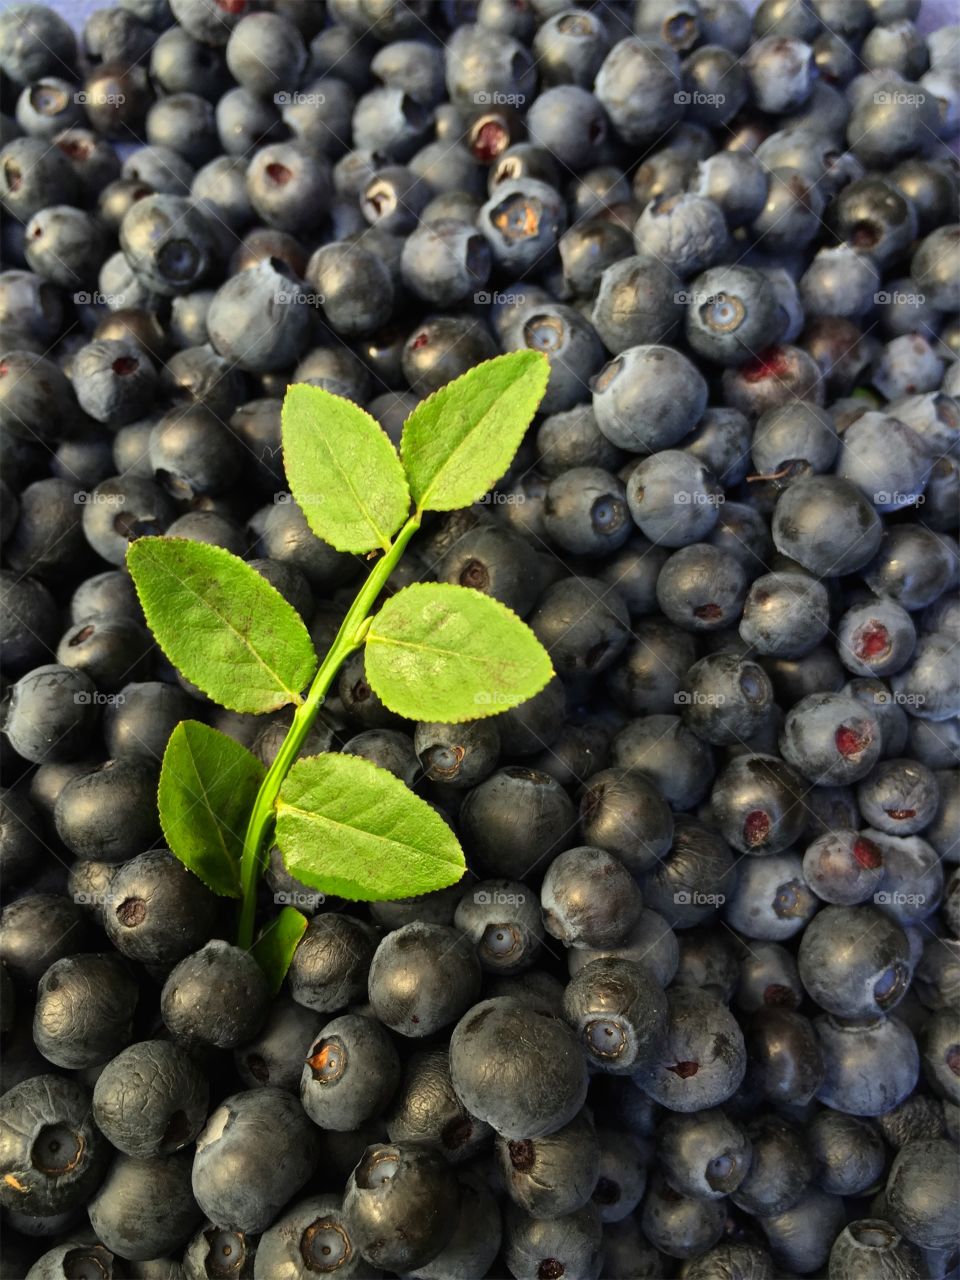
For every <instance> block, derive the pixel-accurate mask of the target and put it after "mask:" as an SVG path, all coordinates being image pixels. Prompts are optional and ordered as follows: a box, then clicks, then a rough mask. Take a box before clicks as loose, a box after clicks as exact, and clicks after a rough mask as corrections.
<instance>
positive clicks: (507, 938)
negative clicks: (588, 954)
mask: <svg viewBox="0 0 960 1280" xmlns="http://www.w3.org/2000/svg"><path fill="white" fill-rule="evenodd" d="M561 856H563V855H561ZM454 924H455V925H456V927H457V928H458V929H459V930H460V931H461V933H464V934H465V935H466V936H467V937H468V938H469V939H470V941H471V942H472V943H473V945H474V947H475V949H476V953H477V959H478V960H479V961H480V966H481V968H482V969H484V970H485V971H486V972H488V973H517V972H519V971H520V970H521V969H527V968H529V967H530V965H532V964H533V963H534V961H535V959H536V958H537V953H538V951H539V949H540V944H541V943H542V941H543V924H542V922H541V918H540V910H539V904H538V902H537V901H536V899H534V897H533V895H531V894H528V893H527V892H526V887H525V886H524V885H523V884H522V883H521V882H519V881H513V880H484V881H481V882H480V883H479V884H477V885H476V886H475V887H474V888H473V889H469V890H467V892H466V893H465V894H464V895H463V896H462V898H461V899H460V902H459V903H458V904H457V910H456V913H455V915H454Z"/></svg>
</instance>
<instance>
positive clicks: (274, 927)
mask: <svg viewBox="0 0 960 1280" xmlns="http://www.w3.org/2000/svg"><path fill="white" fill-rule="evenodd" d="M306 927H307V917H306V916H305V915H304V914H303V913H302V912H301V911H298V910H297V909H296V907H284V908H283V910H282V911H281V912H280V914H279V915H278V916H275V917H274V919H273V920H271V921H270V923H269V924H268V925H267V927H266V928H265V929H264V931H263V933H261V935H260V937H259V938H258V939H257V940H256V942H255V943H254V944H253V946H252V947H251V948H250V951H251V954H252V956H253V958H254V960H256V962H257V964H258V965H259V966H260V968H261V969H262V970H263V972H264V974H265V975H266V979H267V982H269V984H270V990H271V991H272V992H273V994H274V995H276V994H277V992H278V991H279V990H280V988H281V987H282V986H283V980H284V978H285V977H286V976H287V970H288V969H289V968H290V961H291V960H292V959H293V953H294V952H295V951H296V949H297V943H298V942H299V941H300V939H301V938H302V937H303V933H304V930H305V929H306Z"/></svg>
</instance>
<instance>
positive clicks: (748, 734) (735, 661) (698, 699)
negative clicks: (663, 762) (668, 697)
mask: <svg viewBox="0 0 960 1280" xmlns="http://www.w3.org/2000/svg"><path fill="white" fill-rule="evenodd" d="M684 684H685V689H684V691H683V692H682V693H680V694H678V695H677V697H678V700H679V702H680V706H681V712H680V714H681V718H682V720H683V722H684V724H685V725H686V726H687V727H688V728H690V729H692V730H693V732H694V733H695V734H697V736H698V737H700V738H704V739H705V740H706V741H707V742H710V743H712V744H713V745H714V746H726V745H731V744H733V743H737V742H742V741H744V740H745V739H748V738H752V737H753V735H754V734H755V733H757V732H759V730H760V729H761V728H762V727H763V725H764V723H765V722H766V719H767V717H768V715H769V713H770V708H771V707H772V705H773V686H772V685H771V683H770V680H769V677H768V676H767V674H766V672H765V671H764V670H763V668H762V667H761V666H759V664H758V663H756V662H752V661H750V660H749V659H745V658H741V657H739V656H738V655H737V654H733V653H717V654H711V655H708V656H707V657H705V658H701V659H700V661H699V662H696V663H694V664H693V665H692V666H691V667H690V668H689V669H688V670H687V674H686V677H685V680H684Z"/></svg>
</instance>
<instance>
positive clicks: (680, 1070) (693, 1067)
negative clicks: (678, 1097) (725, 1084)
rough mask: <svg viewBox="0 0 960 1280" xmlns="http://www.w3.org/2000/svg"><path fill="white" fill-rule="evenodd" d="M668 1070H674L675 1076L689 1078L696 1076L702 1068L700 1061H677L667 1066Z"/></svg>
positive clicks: (682, 1078)
mask: <svg viewBox="0 0 960 1280" xmlns="http://www.w3.org/2000/svg"><path fill="white" fill-rule="evenodd" d="M667 1070H668V1071H672V1072H673V1074H674V1075H675V1076H679V1077H680V1079H681V1080H689V1079H690V1077H691V1076H695V1075H696V1074H697V1072H698V1071H699V1070H700V1063H699V1062H675V1063H674V1064H673V1066H672V1067H667Z"/></svg>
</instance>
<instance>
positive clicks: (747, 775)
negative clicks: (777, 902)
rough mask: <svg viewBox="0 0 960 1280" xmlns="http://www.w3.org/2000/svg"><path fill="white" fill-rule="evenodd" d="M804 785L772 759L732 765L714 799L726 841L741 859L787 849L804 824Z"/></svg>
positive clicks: (755, 758)
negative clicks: (748, 855) (738, 853)
mask: <svg viewBox="0 0 960 1280" xmlns="http://www.w3.org/2000/svg"><path fill="white" fill-rule="evenodd" d="M804 792H805V787H804V785H803V781H802V779H801V777H800V775H799V774H798V773H796V772H795V771H794V770H793V769H792V768H791V767H790V766H789V765H787V764H785V763H784V762H783V761H782V760H779V759H777V758H776V757H774V756H767V755H742V756H738V757H737V758H736V759H734V760H732V761H731V762H730V763H729V764H728V765H727V766H726V768H725V769H724V770H723V772H722V773H721V774H720V776H719V777H718V778H717V781H716V784H715V786H714V788H713V792H712V795H711V804H712V805H713V810H714V815H715V817H716V820H717V822H718V824H719V826H720V830H721V831H722V833H723V836H724V838H725V839H726V840H727V841H729V843H730V844H731V845H733V847H734V848H735V849H738V850H739V851H740V852H741V853H758V854H770V853H779V852H780V851H781V850H783V849H787V848H789V847H790V846H791V845H792V844H793V843H794V841H795V840H796V839H797V838H798V836H799V835H800V832H801V831H802V829H803V826H804V823H805V821H806V818H805V813H804V809H803V804H802V799H803V795H804Z"/></svg>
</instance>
